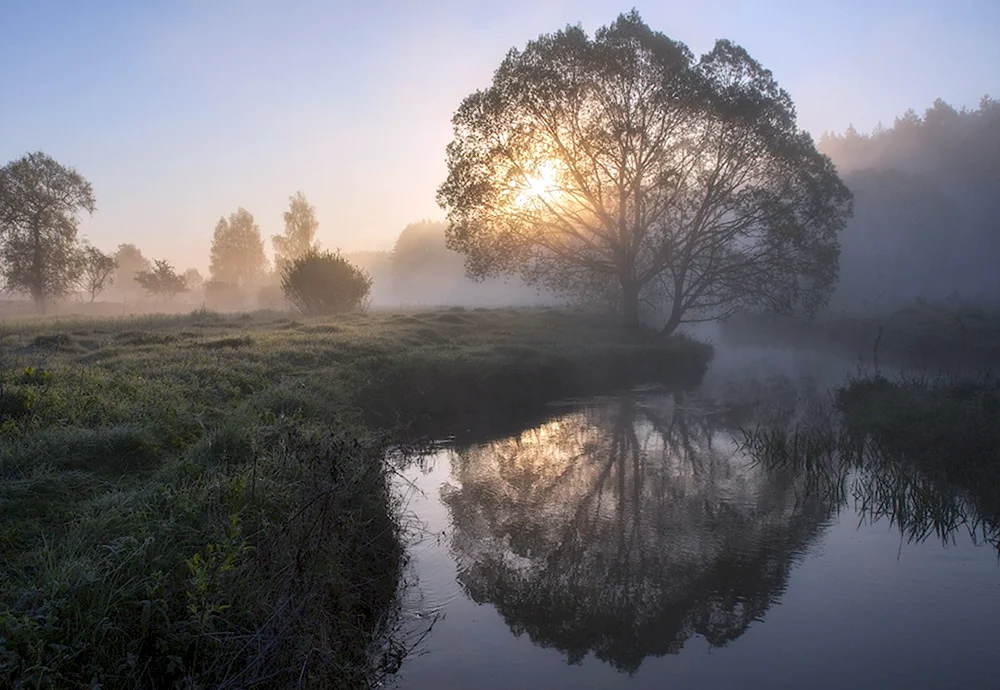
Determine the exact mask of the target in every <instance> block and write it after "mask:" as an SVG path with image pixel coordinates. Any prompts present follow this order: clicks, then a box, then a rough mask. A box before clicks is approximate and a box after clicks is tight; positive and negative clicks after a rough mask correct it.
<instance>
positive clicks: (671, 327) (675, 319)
mask: <svg viewBox="0 0 1000 690" xmlns="http://www.w3.org/2000/svg"><path fill="white" fill-rule="evenodd" d="M680 325H681V310H680V307H679V303H678V302H677V301H676V300H675V301H674V306H673V307H671V309H670V316H668V317H667V322H666V323H665V324H663V330H662V331H661V333H663V335H673V333H674V331H676V330H677V327H678V326H680Z"/></svg>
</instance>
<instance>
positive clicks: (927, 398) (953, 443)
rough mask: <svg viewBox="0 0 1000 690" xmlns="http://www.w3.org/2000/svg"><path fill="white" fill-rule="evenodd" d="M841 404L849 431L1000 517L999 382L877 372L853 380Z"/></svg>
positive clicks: (844, 390)
mask: <svg viewBox="0 0 1000 690" xmlns="http://www.w3.org/2000/svg"><path fill="white" fill-rule="evenodd" d="M836 402H837V407H838V408H839V410H840V412H841V413H842V415H843V418H844V424H845V427H846V429H847V430H848V431H850V432H852V433H854V434H858V435H863V436H866V437H869V438H871V439H872V441H873V442H874V443H875V444H877V445H878V447H879V448H880V449H882V451H883V452H884V453H885V454H886V455H889V456H890V457H893V458H895V459H897V460H899V461H900V462H904V463H913V464H914V465H916V466H917V467H919V469H920V470H921V471H922V472H923V473H924V474H926V475H928V476H929V477H931V478H933V479H938V480H942V481H944V482H946V483H949V484H952V485H955V486H958V487H961V488H962V489H964V490H966V491H968V492H969V493H970V494H971V495H972V496H973V497H974V498H975V499H976V501H977V502H978V503H979V504H980V506H981V508H982V509H983V511H984V512H985V513H987V514H990V515H993V516H998V517H1000V381H998V380H996V379H995V378H992V377H986V376H984V377H979V378H940V379H929V378H908V379H899V380H889V379H887V378H885V377H883V376H879V375H872V376H867V377H861V378H855V379H852V380H851V381H850V382H849V383H848V384H847V385H846V386H844V387H843V388H841V389H839V390H838V391H837V398H836Z"/></svg>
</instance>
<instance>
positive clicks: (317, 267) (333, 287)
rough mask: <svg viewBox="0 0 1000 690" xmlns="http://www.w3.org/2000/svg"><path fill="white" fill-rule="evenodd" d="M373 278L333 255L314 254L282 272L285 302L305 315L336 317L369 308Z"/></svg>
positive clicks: (326, 253)
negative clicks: (334, 315) (366, 306)
mask: <svg viewBox="0 0 1000 690" xmlns="http://www.w3.org/2000/svg"><path fill="white" fill-rule="evenodd" d="M371 289H372V279H371V276H369V275H368V273H366V272H365V271H364V270H362V269H360V268H358V267H357V266H355V265H354V264H352V263H351V262H350V261H348V260H347V259H345V258H344V257H343V256H341V254H340V252H339V251H338V252H337V253H336V254H334V253H331V252H328V251H326V252H316V251H311V252H309V253H308V254H306V255H305V256H302V257H299V258H298V259H296V260H294V261H292V262H289V263H287V264H286V265H285V267H284V269H283V270H282V272H281V291H282V292H283V293H284V295H285V299H287V300H288V301H289V302H291V303H292V305H293V306H294V307H295V308H296V309H298V310H299V311H300V312H302V313H303V314H308V315H316V314H336V313H339V312H345V311H352V310H354V309H359V308H362V307H363V306H365V304H366V302H367V300H368V295H369V294H370V293H371Z"/></svg>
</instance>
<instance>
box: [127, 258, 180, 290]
mask: <svg viewBox="0 0 1000 690" xmlns="http://www.w3.org/2000/svg"><path fill="white" fill-rule="evenodd" d="M135 282H137V283H139V285H141V286H142V287H143V289H144V290H145V291H146V292H147V293H149V294H150V295H154V296H157V297H165V298H166V299H171V298H173V297H174V296H175V295H178V294H180V293H182V292H185V291H187V289H188V288H187V284H186V282H185V280H184V277H183V276H179V275H177V273H176V272H175V271H174V268H173V266H171V265H170V262H169V261H167V260H166V259H157V260H155V261H153V268H152V269H150V270H147V271H139V272H138V273H136V274H135Z"/></svg>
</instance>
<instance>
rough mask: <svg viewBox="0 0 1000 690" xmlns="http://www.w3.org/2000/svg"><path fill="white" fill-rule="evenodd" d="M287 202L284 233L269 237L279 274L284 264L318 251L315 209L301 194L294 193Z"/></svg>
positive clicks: (317, 224)
mask: <svg viewBox="0 0 1000 690" xmlns="http://www.w3.org/2000/svg"><path fill="white" fill-rule="evenodd" d="M288 201H289V205H288V210H287V211H285V232H284V234H281V235H274V236H272V237H271V243H272V244H273V245H274V265H275V269H276V270H277V271H278V273H279V274H281V272H282V270H283V269H284V265H285V264H286V263H288V262H291V261H295V260H296V259H298V258H300V257H303V256H305V255H306V254H309V253H312V252H317V251H319V242H317V241H316V230H317V229H318V228H319V221H317V220H316V209H315V208H314V207H313V205H312V204H310V203H309V201H308V200H306V197H305V195H304V194H303V193H302V192H296V193H295V196H293V197H289V200H288Z"/></svg>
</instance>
